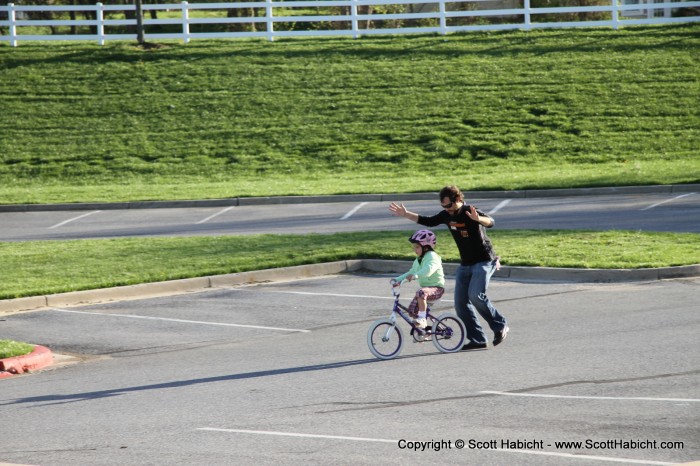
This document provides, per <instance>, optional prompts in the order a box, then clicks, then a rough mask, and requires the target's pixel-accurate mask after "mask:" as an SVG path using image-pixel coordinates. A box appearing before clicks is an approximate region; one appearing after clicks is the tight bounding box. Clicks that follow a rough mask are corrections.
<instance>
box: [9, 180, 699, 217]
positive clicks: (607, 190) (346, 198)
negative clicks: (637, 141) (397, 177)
mask: <svg viewBox="0 0 700 466" xmlns="http://www.w3.org/2000/svg"><path fill="white" fill-rule="evenodd" d="M696 191H700V184H671V185H651V186H619V187H601V188H571V189H531V190H528V189H523V190H513V191H465V192H464V195H465V197H466V198H467V199H492V198H509V199H525V198H538V197H565V196H596V195H598V196H599V195H610V194H647V193H669V194H673V193H685V192H696ZM437 195H438V193H437V191H436V192H426V193H403V194H339V195H328V196H269V197H232V198H225V199H202V200H181V201H140V202H90V203H63V204H1V205H0V212H39V211H65V210H125V209H173V208H188V207H230V206H235V207H238V206H252V205H276V204H319V203H331V202H391V201H427V200H431V201H432V200H436V199H437Z"/></svg>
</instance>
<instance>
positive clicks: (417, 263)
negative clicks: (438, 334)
mask: <svg viewBox="0 0 700 466" xmlns="http://www.w3.org/2000/svg"><path fill="white" fill-rule="evenodd" d="M408 240H409V241H410V242H411V243H412V244H413V252H415V253H416V256H418V257H417V258H416V260H414V261H413V265H411V269H410V270H409V271H408V272H406V273H405V274H403V275H399V276H398V277H396V278H393V279H392V280H391V283H392V285H393V286H399V285H400V284H401V282H402V281H403V280H408V281H412V280H415V279H417V280H418V284H419V285H420V289H419V290H418V291H416V296H415V297H414V298H413V301H411V304H410V305H409V306H408V313H409V314H410V315H411V317H413V323H414V324H415V326H416V327H419V328H425V327H426V326H427V321H426V309H427V307H428V301H431V302H432V301H437V300H438V299H440V298H442V295H443V294H444V293H445V273H444V272H443V270H442V258H441V257H440V256H439V255H438V253H436V252H435V250H434V248H435V244H436V243H437V238H436V237H435V233H433V232H432V231H430V230H418V231H416V232H415V233H414V234H413V235H411V237H410V238H409V239H408Z"/></svg>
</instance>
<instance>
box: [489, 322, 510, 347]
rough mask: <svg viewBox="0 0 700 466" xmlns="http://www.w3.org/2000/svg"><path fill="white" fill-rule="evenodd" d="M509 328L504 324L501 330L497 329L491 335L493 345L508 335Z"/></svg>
mask: <svg viewBox="0 0 700 466" xmlns="http://www.w3.org/2000/svg"><path fill="white" fill-rule="evenodd" d="M509 330H510V329H509V328H508V326H507V325H506V326H505V327H503V330H499V331H498V332H496V333H495V335H494V337H493V346H496V345H499V344H500V343H501V342H502V341H503V340H505V339H506V337H507V336H508V331H509Z"/></svg>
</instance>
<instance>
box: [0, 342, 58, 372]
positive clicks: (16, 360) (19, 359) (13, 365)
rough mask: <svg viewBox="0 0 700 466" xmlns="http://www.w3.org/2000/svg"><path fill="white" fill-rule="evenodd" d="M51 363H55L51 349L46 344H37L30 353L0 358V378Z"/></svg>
mask: <svg viewBox="0 0 700 466" xmlns="http://www.w3.org/2000/svg"><path fill="white" fill-rule="evenodd" d="M51 364H53V353H52V352H51V350H50V349H48V348H46V347H45V346H41V345H35V346H34V350H33V351H32V352H31V353H29V354H25V355H23V356H15V357H12V358H5V359H0V379H1V378H4V377H10V376H13V375H17V374H23V373H25V372H31V371H36V370H39V369H42V368H44V367H46V366H50V365H51Z"/></svg>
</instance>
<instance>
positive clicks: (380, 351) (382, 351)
mask: <svg viewBox="0 0 700 466" xmlns="http://www.w3.org/2000/svg"><path fill="white" fill-rule="evenodd" d="M367 346H368V347H369V350H370V352H371V353H372V354H373V355H375V356H376V357H378V358H379V359H393V358H395V357H396V356H398V355H399V353H400V352H401V348H403V334H402V333H401V329H400V328H399V327H397V326H396V324H395V323H394V322H392V321H390V320H389V319H380V320H377V321H375V322H374V323H373V324H372V325H371V326H370V327H369V330H368V331H367Z"/></svg>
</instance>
